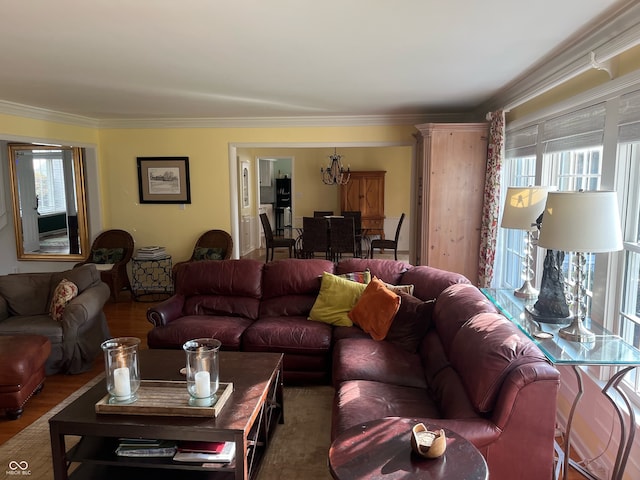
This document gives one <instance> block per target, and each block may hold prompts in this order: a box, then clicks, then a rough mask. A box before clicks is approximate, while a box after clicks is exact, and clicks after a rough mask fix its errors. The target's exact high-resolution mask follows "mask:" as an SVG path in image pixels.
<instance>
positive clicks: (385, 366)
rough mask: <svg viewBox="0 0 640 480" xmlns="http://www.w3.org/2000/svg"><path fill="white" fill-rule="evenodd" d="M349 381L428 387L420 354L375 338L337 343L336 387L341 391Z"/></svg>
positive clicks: (334, 369)
mask: <svg viewBox="0 0 640 480" xmlns="http://www.w3.org/2000/svg"><path fill="white" fill-rule="evenodd" d="M409 372H410V373H409ZM349 380H371V381H378V382H383V383H390V384H394V385H405V386H408V387H416V388H426V387H427V383H426V381H425V377H424V375H423V374H422V365H421V364H420V357H419V356H418V355H416V354H415V353H414V354H412V353H409V352H407V351H406V350H404V349H403V348H400V347H398V346H397V345H394V344H393V343H389V342H387V341H376V340H373V339H371V338H368V339H367V338H344V339H342V340H340V341H338V342H337V343H336V344H335V346H334V348H333V385H334V386H335V387H336V388H337V387H338V386H339V385H340V384H341V383H342V382H346V381H349Z"/></svg>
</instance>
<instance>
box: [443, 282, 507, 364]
mask: <svg viewBox="0 0 640 480" xmlns="http://www.w3.org/2000/svg"><path fill="white" fill-rule="evenodd" d="M483 312H494V313H495V312H497V310H496V307H494V305H493V304H492V303H491V302H490V301H489V300H488V299H487V297H485V296H484V295H483V294H482V292H481V291H480V290H479V289H478V288H477V287H475V286H473V285H471V284H465V283H458V284H455V285H451V286H450V287H447V288H446V289H445V290H444V291H443V292H442V293H441V294H440V295H438V298H437V299H436V304H435V307H434V309H433V315H432V321H433V325H434V326H435V328H436V330H437V332H438V335H439V336H440V340H441V341H442V346H443V348H444V351H445V353H446V354H447V355H449V352H450V350H451V343H452V342H453V339H454V337H455V336H456V334H457V333H458V330H460V328H461V327H462V325H464V323H465V322H466V321H467V320H469V319H470V318H471V317H474V316H475V315H477V314H478V313H483Z"/></svg>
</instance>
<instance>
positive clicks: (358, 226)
mask: <svg viewBox="0 0 640 480" xmlns="http://www.w3.org/2000/svg"><path fill="white" fill-rule="evenodd" d="M341 215H342V216H343V217H345V218H353V230H354V232H355V236H356V254H357V256H358V257H362V242H363V240H366V239H365V238H364V232H363V231H362V212H360V211H358V210H355V211H353V210H343V211H342V212H341ZM366 256H367V257H368V256H369V252H368V250H367V255H366Z"/></svg>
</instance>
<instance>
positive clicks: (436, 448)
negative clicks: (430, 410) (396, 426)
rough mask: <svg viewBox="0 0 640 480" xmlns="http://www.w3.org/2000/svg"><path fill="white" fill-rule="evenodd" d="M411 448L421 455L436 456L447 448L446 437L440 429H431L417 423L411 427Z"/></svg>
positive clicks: (426, 456) (440, 454)
mask: <svg viewBox="0 0 640 480" xmlns="http://www.w3.org/2000/svg"><path fill="white" fill-rule="evenodd" d="M411 448H412V449H413V451H414V452H416V453H417V454H418V455H420V456H421V457H425V458H438V457H440V456H442V454H443V453H444V451H445V450H446V449H447V437H446V436H445V434H444V430H442V429H440V430H437V431H431V430H428V429H427V427H425V426H424V423H418V424H417V425H415V426H414V427H413V428H412V429H411Z"/></svg>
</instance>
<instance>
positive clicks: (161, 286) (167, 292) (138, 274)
mask: <svg viewBox="0 0 640 480" xmlns="http://www.w3.org/2000/svg"><path fill="white" fill-rule="evenodd" d="M172 269H173V265H172V263H171V255H166V256H164V257H160V258H153V259H150V258H137V257H134V258H132V259H131V273H132V277H133V282H132V284H131V291H132V293H133V297H134V299H135V300H136V301H148V302H153V301H157V300H163V299H165V298H167V297H169V296H171V295H172V294H173V275H172Z"/></svg>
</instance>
